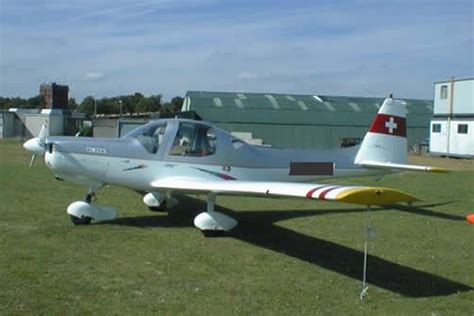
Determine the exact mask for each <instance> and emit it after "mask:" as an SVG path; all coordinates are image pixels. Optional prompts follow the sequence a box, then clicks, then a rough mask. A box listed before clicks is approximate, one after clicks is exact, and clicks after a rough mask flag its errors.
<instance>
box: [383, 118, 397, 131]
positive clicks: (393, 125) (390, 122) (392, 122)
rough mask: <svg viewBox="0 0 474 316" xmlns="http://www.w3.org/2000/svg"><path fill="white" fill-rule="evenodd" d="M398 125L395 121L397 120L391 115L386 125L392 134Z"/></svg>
mask: <svg viewBox="0 0 474 316" xmlns="http://www.w3.org/2000/svg"><path fill="white" fill-rule="evenodd" d="M397 126H398V124H397V123H395V120H394V119H393V116H390V119H389V120H388V121H386V122H385V127H386V128H388V132H389V133H390V134H393V130H394V129H396V128H397Z"/></svg>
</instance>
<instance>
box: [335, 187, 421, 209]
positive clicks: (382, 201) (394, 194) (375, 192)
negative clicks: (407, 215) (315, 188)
mask: <svg viewBox="0 0 474 316" xmlns="http://www.w3.org/2000/svg"><path fill="white" fill-rule="evenodd" d="M336 201H339V202H344V203H350V204H358V205H387V204H395V203H400V202H407V203H410V202H415V201H419V199H418V198H416V197H414V196H413V195H410V194H408V193H405V192H402V191H399V190H395V189H390V188H382V187H361V188H354V189H350V190H347V191H343V192H341V193H339V194H338V195H337V196H336Z"/></svg>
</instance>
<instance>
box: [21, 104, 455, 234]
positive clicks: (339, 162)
mask: <svg viewBox="0 0 474 316" xmlns="http://www.w3.org/2000/svg"><path fill="white" fill-rule="evenodd" d="M405 107H406V104H405V102H404V101H402V100H396V99H393V98H391V97H390V98H387V99H385V101H384V102H383V104H382V106H381V107H380V109H379V111H378V113H377V114H376V116H375V118H374V120H373V122H372V124H371V125H370V128H369V130H368V132H367V133H366V135H365V137H364V139H363V140H362V142H361V143H360V144H359V145H356V146H353V147H349V148H338V149H325V150H302V149H278V148H271V147H264V146H257V145H250V144H248V143H246V142H244V141H242V140H240V139H238V138H236V137H234V136H232V135H231V134H230V133H228V132H226V131H224V130H222V129H220V128H217V127H215V126H213V125H211V124H210V123H206V122H203V121H195V120H188V119H178V118H174V119H158V120H155V121H150V122H149V123H147V124H145V125H143V126H141V127H138V128H136V129H134V130H133V131H131V132H130V133H128V134H126V135H124V136H123V137H121V138H114V139H111V138H92V137H66V136H50V137H48V136H46V126H44V125H43V126H42V129H41V131H40V133H39V135H38V137H35V138H32V139H30V140H28V141H26V142H25V143H24V145H23V146H24V148H25V149H26V150H28V151H30V152H32V153H33V157H32V160H31V163H30V166H31V164H33V161H34V159H35V157H36V155H44V161H45V163H46V165H47V166H48V167H49V168H50V169H51V170H52V172H53V174H54V177H55V178H56V179H59V180H67V181H71V182H73V183H76V184H79V185H82V186H85V187H87V188H88V192H87V195H86V197H85V199H84V200H83V201H76V202H73V203H71V204H70V205H69V206H68V208H67V213H68V214H69V215H70V217H71V220H72V222H73V223H74V224H75V225H85V224H89V223H91V221H92V220H94V221H104V220H112V219H114V218H115V217H116V215H117V209H115V208H113V207H110V206H103V205H98V204H96V203H93V200H94V199H95V193H96V192H97V191H98V190H100V189H101V188H102V187H103V186H104V185H117V186H121V187H125V188H128V189H131V190H135V191H138V192H143V193H144V197H143V202H144V203H145V204H146V205H147V206H148V207H149V208H150V209H151V210H155V211H159V210H163V209H165V208H166V207H170V206H172V205H173V204H175V203H176V202H177V200H176V195H177V194H205V195H206V196H207V209H206V210H205V211H203V212H202V213H200V214H199V215H197V216H196V217H195V219H194V225H195V226H196V227H197V228H198V229H200V230H201V231H202V232H203V233H204V234H205V235H206V236H207V235H212V233H219V232H224V233H225V232H227V231H230V230H231V229H233V228H234V227H235V226H236V225H237V221H236V220H235V219H233V218H232V217H230V216H228V215H225V214H222V213H220V212H217V211H215V203H216V196H218V195H255V196H266V197H298V198H306V199H314V200H326V201H338V202H345V203H351V204H358V205H366V206H367V207H369V206H371V205H387V204H394V203H400V202H406V203H409V204H410V203H412V202H415V201H417V200H418V199H417V198H416V197H414V196H412V195H410V194H407V193H404V192H401V191H399V190H396V189H392V188H383V187H367V186H346V185H333V184H325V183H319V184H318V183H313V182H311V181H315V180H324V179H328V178H332V177H350V176H362V175H378V174H385V173H388V172H393V171H400V170H412V171H426V172H447V170H446V169H442V168H436V167H430V166H418V165H410V164H408V163H407V139H406V108H405Z"/></svg>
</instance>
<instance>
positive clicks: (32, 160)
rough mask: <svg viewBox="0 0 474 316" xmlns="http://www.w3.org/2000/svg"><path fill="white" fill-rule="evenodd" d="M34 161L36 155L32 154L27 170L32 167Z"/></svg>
mask: <svg viewBox="0 0 474 316" xmlns="http://www.w3.org/2000/svg"><path fill="white" fill-rule="evenodd" d="M35 159H36V154H34V155H33V156H31V160H30V166H29V168H31V167H32V166H33V163H34V162H35Z"/></svg>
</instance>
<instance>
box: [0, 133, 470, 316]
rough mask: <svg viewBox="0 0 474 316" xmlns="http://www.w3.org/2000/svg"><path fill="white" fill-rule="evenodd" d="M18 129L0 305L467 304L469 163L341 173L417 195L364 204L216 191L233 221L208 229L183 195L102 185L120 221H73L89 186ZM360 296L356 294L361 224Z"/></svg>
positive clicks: (30, 308)
mask: <svg viewBox="0 0 474 316" xmlns="http://www.w3.org/2000/svg"><path fill="white" fill-rule="evenodd" d="M28 161H29V157H28V154H27V153H26V152H25V151H24V150H23V149H22V148H21V145H20V143H18V142H15V141H3V142H0V188H1V191H0V314H23V313H27V314H38V313H40V314H64V313H75V314H80V313H89V314H92V313H94V314H105V313H107V314H123V313H125V314H132V313H133V314H136V313H139V314H152V313H155V314H156V313H160V314H163V313H166V314H178V313H179V314H181V313H183V314H232V313H233V314H254V313H257V314H275V313H277V314H292V315H294V314H318V313H319V314H338V315H340V314H365V313H377V314H405V315H406V314H411V315H413V314H417V315H448V314H449V315H453V314H470V315H472V314H473V313H474V290H469V287H474V264H473V262H474V250H473V245H474V225H469V224H468V223H467V221H465V220H464V217H465V216H466V215H467V214H469V213H474V194H473V188H474V171H472V170H465V171H456V172H453V173H450V174H420V173H400V174H393V175H388V176H385V177H383V178H382V179H381V180H379V181H376V180H377V179H374V178H369V177H367V178H359V179H355V178H353V179H345V180H344V181H342V180H339V181H338V182H340V183H361V184H368V185H383V186H389V187H395V188H399V189H402V190H404V191H406V192H409V193H412V194H414V195H416V196H418V197H420V198H422V199H423V200H424V202H420V203H418V204H417V205H416V206H415V207H412V208H408V207H403V206H394V207H389V208H386V209H380V208H374V210H372V211H371V212H370V214H367V213H366V212H365V210H364V209H363V208H360V207H357V206H355V207H354V206H351V205H346V204H339V203H330V202H316V201H307V200H298V199H259V198H243V197H219V198H218V200H217V203H218V205H219V208H220V210H221V211H223V212H228V213H230V214H232V215H233V216H234V217H235V218H237V219H238V220H239V226H238V227H237V228H236V229H235V230H234V231H233V232H232V234H231V235H230V236H229V237H224V238H204V237H203V236H202V234H201V233H200V232H199V231H198V230H197V229H195V228H194V227H193V225H192V221H193V217H194V216H195V215H196V214H197V213H198V212H199V211H200V210H203V209H204V207H205V204H204V203H203V202H202V201H201V200H199V199H195V198H190V197H183V198H182V199H181V201H182V203H180V205H178V206H177V207H175V208H174V209H173V210H172V211H171V214H170V215H167V214H156V213H151V212H149V211H148V210H147V208H146V207H145V206H144V205H143V203H142V202H141V197H140V196H139V195H138V194H136V193H134V192H131V191H127V190H125V189H122V188H115V187H106V188H104V189H103V190H102V191H100V192H99V194H98V199H99V200H98V203H101V204H106V205H113V206H116V207H118V208H119V217H118V219H117V220H115V221H112V222H109V223H102V224H93V225H89V226H83V227H75V226H73V225H72V223H71V222H70V221H69V217H68V215H67V214H66V208H67V206H68V205H69V204H70V203H71V202H73V201H75V200H81V199H82V198H83V197H84V195H85V193H86V189H85V188H81V187H79V186H76V185H73V184H70V183H67V182H60V181H56V180H54V179H53V177H52V174H51V172H50V171H49V170H48V169H47V168H46V167H45V165H44V163H43V162H42V161H41V159H38V161H36V164H35V166H34V167H33V168H31V169H28ZM366 221H368V222H369V223H370V225H371V226H372V227H373V228H374V229H375V232H376V236H375V237H374V238H373V239H372V240H371V242H370V247H369V251H370V256H369V261H368V262H369V268H368V269H369V270H368V277H369V281H370V284H369V291H368V293H369V295H368V297H367V299H366V300H365V301H362V302H361V301H360V300H359V291H360V288H361V281H360V278H361V274H362V258H363V257H362V249H363V233H362V232H363V230H364V227H365V222H366Z"/></svg>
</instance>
